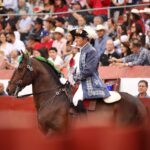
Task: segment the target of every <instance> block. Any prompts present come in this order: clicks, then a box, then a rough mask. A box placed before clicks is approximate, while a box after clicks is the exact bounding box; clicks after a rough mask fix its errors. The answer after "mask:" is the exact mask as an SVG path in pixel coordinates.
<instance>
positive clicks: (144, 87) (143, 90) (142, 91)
mask: <svg viewBox="0 0 150 150" xmlns="http://www.w3.org/2000/svg"><path fill="white" fill-rule="evenodd" d="M147 91H148V82H147V81H146V80H140V81H139V82H138V92H139V93H138V95H137V97H138V98H149V97H150V96H148V94H147Z"/></svg>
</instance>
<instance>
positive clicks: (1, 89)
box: [0, 82, 7, 96]
mask: <svg viewBox="0 0 150 150" xmlns="http://www.w3.org/2000/svg"><path fill="white" fill-rule="evenodd" d="M0 96H7V93H6V92H5V90H4V84H3V83H2V82H0Z"/></svg>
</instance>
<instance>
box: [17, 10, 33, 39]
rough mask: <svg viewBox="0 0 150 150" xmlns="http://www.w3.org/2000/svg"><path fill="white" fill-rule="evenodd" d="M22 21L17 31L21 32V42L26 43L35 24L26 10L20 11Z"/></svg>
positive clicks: (20, 20) (19, 22)
mask: <svg viewBox="0 0 150 150" xmlns="http://www.w3.org/2000/svg"><path fill="white" fill-rule="evenodd" d="M19 13H20V15H21V17H20V19H19V21H18V24H17V29H18V31H19V32H20V35H21V38H20V39H21V41H25V40H26V38H27V36H28V34H29V32H30V31H31V29H32V26H33V22H32V18H31V17H30V16H28V15H27V12H26V11H25V10H20V12H19Z"/></svg>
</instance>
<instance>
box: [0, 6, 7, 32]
mask: <svg viewBox="0 0 150 150" xmlns="http://www.w3.org/2000/svg"><path fill="white" fill-rule="evenodd" d="M6 13H7V11H6V8H5V7H3V6H0V14H6ZM0 23H1V27H2V30H3V29H4V27H5V25H6V16H1V15H0Z"/></svg>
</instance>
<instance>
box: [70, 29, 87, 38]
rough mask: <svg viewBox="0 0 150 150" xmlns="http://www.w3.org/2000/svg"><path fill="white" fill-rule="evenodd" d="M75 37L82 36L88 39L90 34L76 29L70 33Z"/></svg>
mask: <svg viewBox="0 0 150 150" xmlns="http://www.w3.org/2000/svg"><path fill="white" fill-rule="evenodd" d="M70 33H71V34H72V35H73V36H80V37H83V38H88V33H87V32H86V31H85V30H83V29H74V30H72V31H70Z"/></svg>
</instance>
